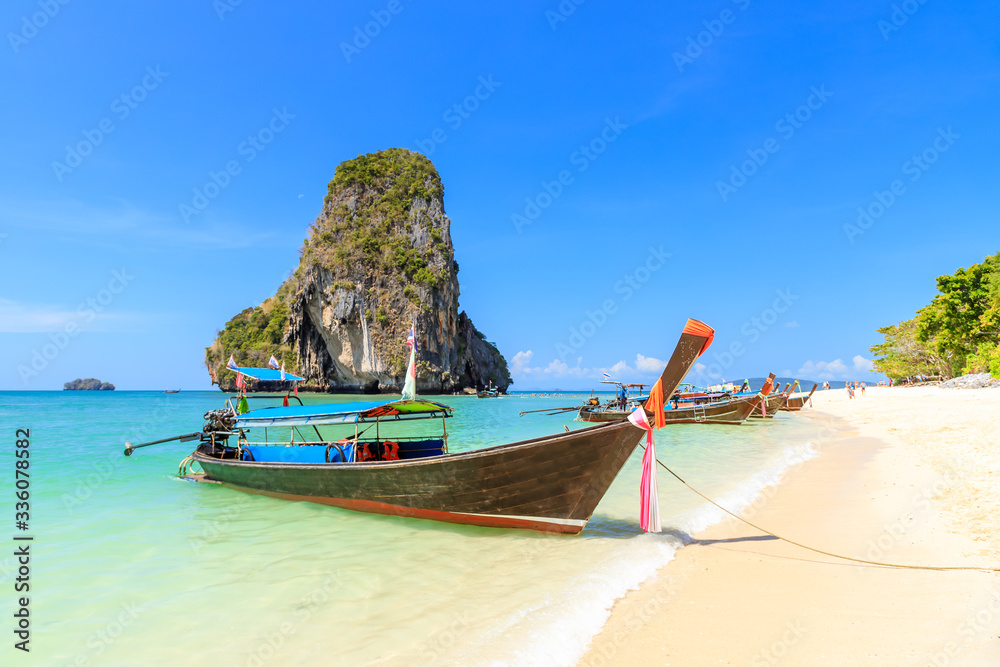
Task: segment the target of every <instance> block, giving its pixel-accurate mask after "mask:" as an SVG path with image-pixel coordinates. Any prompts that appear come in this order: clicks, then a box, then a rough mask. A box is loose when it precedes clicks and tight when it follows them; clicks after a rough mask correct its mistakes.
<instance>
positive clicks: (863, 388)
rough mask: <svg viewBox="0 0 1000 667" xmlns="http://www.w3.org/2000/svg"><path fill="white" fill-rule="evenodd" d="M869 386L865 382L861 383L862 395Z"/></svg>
mask: <svg viewBox="0 0 1000 667" xmlns="http://www.w3.org/2000/svg"><path fill="white" fill-rule="evenodd" d="M867 388H868V386H867V385H866V384H865V383H864V382H862V383H861V395H862V396H864V395H865V389H867Z"/></svg>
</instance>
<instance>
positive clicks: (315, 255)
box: [206, 148, 511, 393]
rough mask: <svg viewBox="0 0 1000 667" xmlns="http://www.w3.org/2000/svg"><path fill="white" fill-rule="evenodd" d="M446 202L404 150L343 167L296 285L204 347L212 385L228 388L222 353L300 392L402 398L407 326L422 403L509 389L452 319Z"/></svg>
mask: <svg viewBox="0 0 1000 667" xmlns="http://www.w3.org/2000/svg"><path fill="white" fill-rule="evenodd" d="M443 197H444V188H443V186H442V185H441V179H440V177H439V176H438V173H437V170H436V169H435V168H434V165H433V164H431V162H430V160H428V159H427V158H426V157H424V156H423V155H419V154H417V153H412V152H410V151H408V150H405V149H400V148H394V149H389V150H385V151H379V152H377V153H370V154H368V155H362V156H359V157H357V158H356V159H354V160H348V161H346V162H344V163H342V164H340V165H339V166H338V167H337V169H336V172H335V175H334V178H333V180H332V181H331V182H330V184H329V188H328V194H327V196H326V198H325V200H324V204H323V210H322V211H321V213H320V215H319V216H318V217H317V219H316V222H315V223H314V224H313V225H312V227H311V228H310V235H309V238H307V239H306V240H305V242H304V244H303V247H302V251H301V255H302V256H301V259H300V262H299V267H298V269H296V271H295V273H294V275H293V277H292V278H290V279H289V280H288V281H286V282H285V283H284V284H283V285H282V286H281V287H280V288H279V290H278V293H277V294H276V295H275V296H274V297H272V298H271V299H268V300H267V301H265V302H264V303H263V304H262V305H261V306H258V307H256V308H248V309H247V310H245V311H243V312H242V313H240V314H239V315H237V316H236V317H234V318H233V319H232V320H230V321H229V322H228V323H227V324H226V327H225V329H224V330H223V331H221V332H219V336H218V337H217V338H216V340H215V342H214V343H213V344H212V346H211V347H209V348H207V350H206V366H207V367H208V370H209V373H210V375H211V377H212V381H213V383H216V384H218V385H219V386H220V388H222V389H224V390H227V391H228V390H231V389H232V388H233V385H234V381H235V378H234V376H233V374H232V373H230V372H229V371H226V370H225V364H226V361H227V360H228V359H229V355H230V354H233V355H234V356H235V358H236V361H237V363H238V364H239V365H241V366H264V365H266V363H267V360H268V358H269V357H270V355H272V354H273V355H275V356H276V357H277V358H278V359H279V360H282V361H284V362H285V367H286V369H287V370H289V371H291V372H294V373H297V374H298V375H301V376H303V377H305V378H306V381H305V382H304V383H302V386H303V388H305V389H312V390H315V391H331V392H369V393H373V392H388V393H398V392H399V391H400V390H401V388H402V386H403V379H404V375H405V372H406V363H407V358H408V357H407V348H406V345H405V341H406V336H407V333H408V332H409V329H410V327H411V326H414V327H415V330H416V334H417V349H418V354H417V391H418V392H422V393H450V392H452V391H458V390H461V389H464V388H466V387H482V386H484V385H485V384H486V383H488V382H489V381H492V382H493V384H495V385H497V386H499V387H500V388H501V389H503V390H506V388H507V386H508V385H509V384H510V382H511V379H510V374H509V373H508V370H507V362H506V360H505V359H504V358H503V356H502V355H501V354H500V352H499V351H498V350H497V349H496V347H494V346H493V345H492V344H491V343H488V342H487V341H486V340H485V337H484V336H483V335H482V334H481V333H480V332H479V331H477V330H476V328H475V326H473V324H472V321H471V320H470V319H469V318H468V316H467V315H466V314H465V313H464V312H459V310H458V296H459V288H458V275H457V274H458V264H457V263H456V262H455V257H454V249H453V248H452V243H451V232H450V228H451V221H450V220H449V219H448V216H447V215H445V212H444V201H443ZM259 388H260V389H262V390H268V389H278V387H277V386H268V385H266V384H263V383H262V384H261V385H260V386H259Z"/></svg>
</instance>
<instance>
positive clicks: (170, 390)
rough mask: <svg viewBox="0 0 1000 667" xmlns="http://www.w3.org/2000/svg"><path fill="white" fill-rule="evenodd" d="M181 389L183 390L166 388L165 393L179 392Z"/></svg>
mask: <svg viewBox="0 0 1000 667" xmlns="http://www.w3.org/2000/svg"><path fill="white" fill-rule="evenodd" d="M180 391H181V390H180V389H164V390H163V393H164V394H179V393H180Z"/></svg>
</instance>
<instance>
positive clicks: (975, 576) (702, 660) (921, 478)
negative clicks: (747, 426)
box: [580, 387, 1000, 665]
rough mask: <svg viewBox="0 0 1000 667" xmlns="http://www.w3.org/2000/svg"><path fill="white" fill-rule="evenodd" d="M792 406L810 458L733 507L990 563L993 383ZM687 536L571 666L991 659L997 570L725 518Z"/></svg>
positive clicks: (768, 522)
mask: <svg viewBox="0 0 1000 667" xmlns="http://www.w3.org/2000/svg"><path fill="white" fill-rule="evenodd" d="M798 415H799V416H800V417H799V418H802V419H809V420H811V422H812V423H813V424H814V425H815V427H816V435H815V438H814V439H813V442H814V444H815V445H816V447H817V449H818V450H819V456H817V457H816V458H814V459H812V460H810V461H808V462H806V463H804V464H801V465H799V466H798V467H796V468H794V469H792V470H791V471H790V472H789V473H788V474H787V476H786V479H785V480H784V481H783V482H782V483H781V484H780V485H779V486H777V487H774V488H773V489H769V490H766V491H765V493H764V494H763V496H762V497H761V498H760V499H759V501H758V502H757V503H755V504H754V505H753V506H751V507H750V508H749V509H748V510H747V511H745V512H744V513H743V516H744V517H746V518H747V519H749V520H751V521H753V522H755V523H757V524H759V525H761V526H763V527H765V528H767V529H768V530H770V531H772V532H774V533H777V534H780V535H782V536H785V537H788V538H790V539H793V540H796V541H799V542H802V543H804V544H807V545H809V546H814V547H816V548H818V549H822V550H826V551H829V552H833V553H837V554H843V555H845V556H851V557H855V558H861V559H866V560H873V561H879V562H890V563H899V564H912V565H930V566H988V567H994V568H996V567H1000V428H998V427H997V425H996V420H997V418H998V417H1000V390H996V389H975V390H947V389H939V388H937V387H917V388H900V387H896V388H891V389H890V388H869V389H868V391H867V394H866V395H865V396H861V395H860V393H859V395H858V397H857V398H855V399H854V400H849V399H848V398H847V396H846V392H845V391H843V390H839V391H838V390H830V391H825V392H818V393H817V394H816V395H815V397H814V407H813V408H812V409H809V408H807V409H805V410H803V411H802V412H800V413H798ZM667 463H668V465H669V462H667ZM677 472H678V473H679V474H681V475H682V476H683V472H682V471H680V470H678V471H677ZM674 483H676V481H675V480H673V478H671V477H670V476H669V475H668V474H666V473H665V471H662V470H661V472H660V484H661V486H662V485H665V484H674ZM695 537H696V541H695V543H694V544H692V545H691V546H689V547H687V548H684V549H682V550H681V551H680V552H679V554H678V556H677V558H676V559H675V560H674V561H673V562H671V563H670V564H669V565H668V566H667V567H665V568H663V569H662V570H661V571H660V572H659V574H658V575H657V576H656V577H655V578H654V579H652V580H649V581H647V582H646V583H645V584H643V585H642V586H641V587H640V589H639V590H637V591H632V592H630V593H629V594H628V595H627V596H625V598H623V599H621V600H619V601H618V603H617V604H616V605H615V607H614V609H613V610H612V613H611V617H610V619H609V620H608V623H607V624H606V625H605V627H604V629H603V631H602V632H601V633H600V634H599V635H598V636H597V637H595V638H594V640H593V641H592V643H591V646H590V649H589V651H588V653H587V654H586V655H585V656H584V658H583V659H582V660H581V662H580V664H583V665H637V664H642V665H652V664H655V665H713V664H750V665H777V664H787V665H848V664H850V665H997V664H1000V574H998V573H988V572H981V571H944V572H942V571H929V570H918V569H895V568H883V567H876V566H869V565H859V564H854V563H850V562H847V561H842V560H837V559H833V558H829V557H826V556H822V555H820V554H817V553H813V552H810V551H806V550H803V549H801V548H798V547H796V546H793V545H790V544H788V543H786V542H782V541H778V540H775V539H773V538H770V537H767V536H764V535H761V534H760V533H759V532H757V531H755V530H754V529H752V528H750V527H748V526H746V525H745V524H743V523H740V522H738V521H735V520H729V521H726V522H724V523H722V524H719V525H717V526H714V527H713V528H711V529H709V530H707V531H705V532H704V533H703V534H699V535H697V536H695Z"/></svg>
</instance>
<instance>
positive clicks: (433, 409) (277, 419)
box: [236, 399, 453, 428]
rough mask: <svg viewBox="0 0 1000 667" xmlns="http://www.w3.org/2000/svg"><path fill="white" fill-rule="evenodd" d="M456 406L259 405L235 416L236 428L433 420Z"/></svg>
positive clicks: (447, 414) (419, 403) (417, 403)
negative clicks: (256, 408)
mask: <svg viewBox="0 0 1000 667" xmlns="http://www.w3.org/2000/svg"><path fill="white" fill-rule="evenodd" d="M452 410H453V408H450V407H448V406H447V405H443V404H441V403H435V402H434V401H425V400H422V399H417V400H413V401H407V400H400V399H396V400H392V401H376V402H371V403H324V404H321V405H296V406H287V407H273V408H260V409H258V410H252V411H250V412H247V413H244V414H242V415H240V416H238V417H237V418H236V428H261V427H268V426H322V425H323V424H357V423H359V422H367V421H374V420H376V419H383V418H386V417H392V418H395V419H430V418H432V417H438V416H440V417H450V416H451V413H452Z"/></svg>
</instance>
